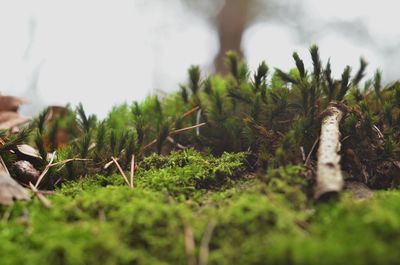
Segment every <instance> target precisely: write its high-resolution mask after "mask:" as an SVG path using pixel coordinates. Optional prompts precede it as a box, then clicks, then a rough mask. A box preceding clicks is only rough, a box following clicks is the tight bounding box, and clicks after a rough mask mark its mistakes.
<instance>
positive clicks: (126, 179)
mask: <svg viewBox="0 0 400 265" xmlns="http://www.w3.org/2000/svg"><path fill="white" fill-rule="evenodd" d="M111 159H112V160H113V162H114V163H115V165H116V166H117V168H118V170H119V172H120V173H121V175H122V177H124V180H125V182H126V184H128V186H129V187H130V186H131V185H130V184H129V180H128V178H127V177H126V175H125V173H124V171H123V170H122V168H121V166H120V165H119V163H118V161H117V160H116V159H115V158H114V157H113V156H112V157H111Z"/></svg>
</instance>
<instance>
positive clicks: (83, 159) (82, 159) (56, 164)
mask: <svg viewBox="0 0 400 265" xmlns="http://www.w3.org/2000/svg"><path fill="white" fill-rule="evenodd" d="M92 160H93V159H86V158H70V159H66V160H63V161H60V162H57V163H53V164H51V165H49V166H50V167H55V166H58V165H64V164H67V163H69V162H73V161H92Z"/></svg>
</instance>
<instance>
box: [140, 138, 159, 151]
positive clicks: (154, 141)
mask: <svg viewBox="0 0 400 265" xmlns="http://www.w3.org/2000/svg"><path fill="white" fill-rule="evenodd" d="M155 143H157V139H154V140H153V141H151V142H150V143H148V144H146V145H145V146H143V150H146V149H147V148H149V147H151V146H152V145H154V144H155Z"/></svg>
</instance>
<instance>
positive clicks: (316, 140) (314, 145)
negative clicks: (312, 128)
mask: <svg viewBox="0 0 400 265" xmlns="http://www.w3.org/2000/svg"><path fill="white" fill-rule="evenodd" d="M318 141H319V137H317V139H315V141H314V143H313V145H312V147H311V150H310V152H309V153H308V155H307V158H306V161H304V165H307V164H308V161H309V160H310V158H311V154H312V153H313V152H314V149H315V147H316V146H317V144H318Z"/></svg>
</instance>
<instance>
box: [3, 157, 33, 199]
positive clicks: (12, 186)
mask: <svg viewBox="0 0 400 265" xmlns="http://www.w3.org/2000/svg"><path fill="white" fill-rule="evenodd" d="M29 199H30V198H29V194H28V192H27V191H26V190H25V189H24V188H23V187H22V186H21V185H19V184H18V183H17V182H16V181H15V180H14V179H13V178H11V176H10V173H9V172H8V169H7V167H6V165H5V164H4V161H3V159H2V158H1V157H0V204H4V205H9V204H12V203H13V202H14V201H16V200H29Z"/></svg>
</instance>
